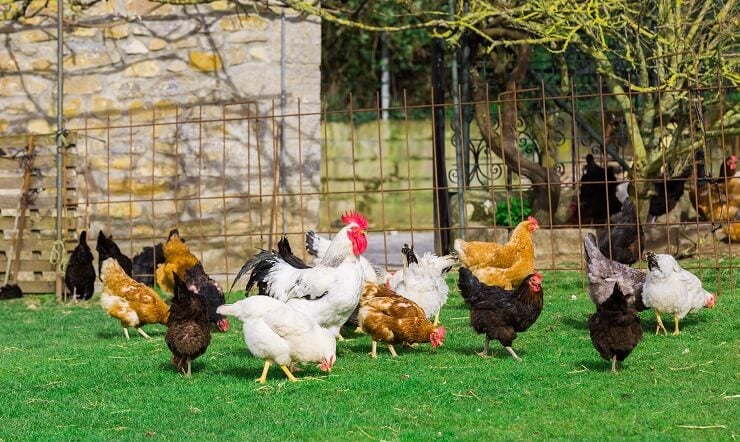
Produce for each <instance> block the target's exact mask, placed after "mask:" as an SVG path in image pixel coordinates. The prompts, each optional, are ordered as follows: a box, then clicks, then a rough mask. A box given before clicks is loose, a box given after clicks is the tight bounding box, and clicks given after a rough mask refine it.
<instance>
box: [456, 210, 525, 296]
mask: <svg viewBox="0 0 740 442" xmlns="http://www.w3.org/2000/svg"><path fill="white" fill-rule="evenodd" d="M538 228H539V223H538V222H537V220H536V219H534V218H533V217H531V216H530V217H529V218H527V220H526V221H522V222H520V223H519V224H518V225H517V226H516V228H515V229H514V231H513V232H512V233H511V238H509V242H508V243H506V244H503V245H502V244H496V243H492V242H466V241H463V240H461V239H456V240H455V245H454V247H455V251H456V252H457V253H458V256H459V259H460V263H461V264H462V265H463V266H465V267H467V268H468V269H469V270H471V271H472V272H473V275H475V277H476V278H477V279H479V280H480V281H481V282H482V283H484V284H486V285H490V286H495V287H502V288H504V289H506V290H510V289H512V288H513V287H518V286H519V284H521V282H522V281H523V280H524V278H526V277H527V275H529V274H531V273H533V272H534V244H533V242H532V233H534V231H536V230H537V229H538Z"/></svg>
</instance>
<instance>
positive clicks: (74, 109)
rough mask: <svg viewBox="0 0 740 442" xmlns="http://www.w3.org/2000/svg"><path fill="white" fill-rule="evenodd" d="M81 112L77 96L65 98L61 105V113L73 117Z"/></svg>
mask: <svg viewBox="0 0 740 442" xmlns="http://www.w3.org/2000/svg"><path fill="white" fill-rule="evenodd" d="M81 113H82V100H81V99H80V98H78V97H73V98H66V99H65V100H64V106H63V107H62V115H64V116H65V117H73V116H77V115H80V114H81Z"/></svg>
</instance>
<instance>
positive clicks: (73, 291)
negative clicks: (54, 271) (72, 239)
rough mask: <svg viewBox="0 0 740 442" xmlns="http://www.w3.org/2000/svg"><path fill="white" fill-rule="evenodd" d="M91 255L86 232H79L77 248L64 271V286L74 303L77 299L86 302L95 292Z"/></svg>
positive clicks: (70, 256)
mask: <svg viewBox="0 0 740 442" xmlns="http://www.w3.org/2000/svg"><path fill="white" fill-rule="evenodd" d="M93 260H94V258H93V254H92V251H90V247H89V246H88V245H87V232H86V231H84V230H83V231H82V232H80V240H79V242H78V243H77V247H75V249H74V250H73V251H72V254H70V255H69V261H68V262H67V268H66V269H65V270H64V284H65V285H66V286H67V290H68V292H69V293H70V295H69V296H70V297H71V299H73V300H74V301H75V302H76V301H77V300H78V299H83V300H88V299H90V298H92V295H93V292H95V267H94V266H93Z"/></svg>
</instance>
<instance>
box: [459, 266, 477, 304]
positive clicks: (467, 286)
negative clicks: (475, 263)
mask: <svg viewBox="0 0 740 442" xmlns="http://www.w3.org/2000/svg"><path fill="white" fill-rule="evenodd" d="M457 286H458V287H459V288H460V295H462V297H463V299H464V300H465V302H467V303H468V304H472V303H474V302H475V301H476V298H477V297H478V296H477V295H478V294H479V293H480V292H481V283H480V281H478V278H476V277H475V276H474V275H473V272H471V271H470V270H469V269H467V268H466V267H460V272H459V279H458V281H457Z"/></svg>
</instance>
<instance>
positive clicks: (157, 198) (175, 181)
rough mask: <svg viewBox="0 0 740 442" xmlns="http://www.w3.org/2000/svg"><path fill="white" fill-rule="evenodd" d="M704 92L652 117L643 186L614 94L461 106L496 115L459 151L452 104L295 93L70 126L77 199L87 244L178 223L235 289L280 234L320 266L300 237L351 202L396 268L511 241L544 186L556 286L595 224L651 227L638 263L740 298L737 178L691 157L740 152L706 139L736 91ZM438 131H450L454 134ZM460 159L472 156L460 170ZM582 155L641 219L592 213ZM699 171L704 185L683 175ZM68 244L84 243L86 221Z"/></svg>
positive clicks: (135, 248) (155, 237) (128, 249)
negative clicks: (281, 101)
mask: <svg viewBox="0 0 740 442" xmlns="http://www.w3.org/2000/svg"><path fill="white" fill-rule="evenodd" d="M693 93H710V94H715V95H719V96H722V97H724V98H723V99H722V100H720V101H719V103H718V104H717V105H715V106H713V107H711V108H701V107H699V108H698V110H697V108H696V107H694V106H692V105H691V103H689V105H687V106H686V111H685V112H684V113H683V114H682V115H681V116H680V121H679V120H678V119H677V118H676V117H675V116H674V117H668V116H666V118H665V120H664V119H662V118H656V121H657V122H658V124H657V125H656V134H657V137H656V139H659V140H660V144H659V146H660V147H659V148H657V149H655V150H653V154H652V157H651V160H654V161H659V162H661V164H660V165H659V166H660V167H658V168H657V170H658V172H657V173H656V174H654V176H653V177H652V178H636V177H635V176H634V175H631V174H630V173H629V170H628V169H627V168H625V167H624V166H625V165H629V166H631V165H632V164H633V162H634V160H635V154H634V148H633V144H632V140H634V139H635V134H634V133H632V132H631V131H634V130H635V128H634V127H630V125H628V124H626V122H625V121H623V120H621V119H620V118H619V117H618V115H620V112H618V111H617V110H615V106H614V105H615V103H614V98H615V97H614V96H611V95H609V94H605V93H602V94H597V95H575V94H571V95H570V96H562V97H549V96H546V94H544V90H543V91H537V90H528V91H521V93H517V94H514V95H513V96H511V95H509V96H507V95H498V96H493V97H490V98H486V100H485V101H477V102H471V103H464V104H463V105H468V106H471V108H473V109H475V110H476V111H477V112H478V113H479V114H480V113H482V109H488V112H489V114H488V115H489V116H490V119H489V120H487V121H482V122H481V121H479V120H475V121H473V122H472V124H471V131H470V133H471V135H470V137H469V139H467V140H464V141H465V142H464V143H462V142H458V141H457V140H456V139H455V138H456V136H455V134H454V133H452V131H451V130H450V124H449V122H450V120H452V119H455V118H459V115H460V113H457V114H456V113H455V110H456V109H455V106H453V105H452V104H445V105H442V106H436V107H435V106H432V105H406V104H404V105H403V106H400V107H397V108H393V109H388V111H390V112H389V113H390V115H391V116H392V118H391V119H388V120H383V119H382V115H383V112H381V111H382V109H380V108H379V107H376V108H373V109H354V108H353V106H352V101H351V99H350V100H349V101H348V105H347V108H346V109H342V110H333V109H324V108H321V107H320V106H318V105H317V104H316V103H313V104H311V105H309V104H306V103H302V102H301V101H300V100H298V101H296V103H295V106H294V107H295V109H297V111H296V112H294V113H285V114H282V113H281V112H280V108H279V105H278V104H276V103H275V102H269V103H263V102H244V103H233V104H229V105H203V106H198V107H191V108H186V109H185V108H162V109H154V110H132V111H130V112H128V113H126V114H110V115H102V116H100V115H98V116H89V117H87V118H85V119H84V120H81V121H82V122H81V123H80V124H78V125H77V126H74V127H69V130H70V131H72V132H74V133H75V134H76V135H77V136H76V140H77V141H76V144H75V145H74V146H72V147H71V148H70V149H71V150H69V151H68V152H69V153H74V154H75V156H76V158H77V161H78V167H77V168H76V169H75V170H76V174H77V176H76V189H77V193H76V195H77V199H76V201H70V200H67V202H66V204H65V207H67V209H68V210H69V212H68V214H69V216H74V217H76V218H77V219H78V222H77V230H82V229H85V230H88V231H89V235H88V236H89V241H90V245H91V247H93V248H94V241H95V238H96V236H97V235H98V232H99V231H104V232H105V233H106V234H112V235H113V237H114V239H115V240H116V242H118V244H119V246H120V247H121V249H122V251H123V252H124V253H125V254H127V255H128V256H134V255H136V254H137V253H139V252H141V250H142V248H143V247H145V246H153V245H155V244H157V243H159V242H162V241H164V240H165V239H166V237H167V234H168V232H169V231H170V229H173V228H178V229H180V232H181V234H182V235H183V237H185V238H186V240H187V244H188V246H189V247H190V248H191V250H192V251H193V252H194V253H195V254H196V256H198V257H199V258H200V259H201V260H202V261H203V262H204V266H205V268H206V270H207V271H208V272H209V273H210V274H211V275H212V276H213V277H214V278H216V279H217V280H219V281H220V282H221V283H223V284H225V285H227V286H230V284H231V281H232V279H233V277H234V275H235V274H236V273H237V272H238V270H239V268H240V267H241V265H242V264H243V262H244V261H245V260H246V259H247V258H249V257H251V256H253V255H254V254H255V253H256V252H257V251H258V250H259V249H268V248H273V247H274V246H275V244H276V242H277V240H278V239H279V237H280V236H282V235H286V236H287V237H288V238H289V239H290V241H291V244H292V246H293V251H294V252H295V254H296V255H298V256H299V257H301V258H304V259H306V260H307V261H308V262H310V258H311V257H310V256H308V254H307V253H306V251H305V238H304V234H305V232H306V231H308V230H315V231H317V232H318V233H320V234H322V235H325V236H326V237H331V236H332V235H333V233H334V232H336V231H338V230H339V228H340V224H339V223H338V219H339V216H340V214H341V213H342V212H343V211H344V210H346V209H349V208H354V209H356V210H358V211H360V212H361V213H363V214H364V215H365V216H366V217H367V218H368V219H369V221H370V233H369V242H370V245H369V250H368V255H367V256H368V257H369V258H370V260H371V261H372V262H374V263H375V264H376V265H377V266H379V267H383V268H386V269H389V270H393V269H396V268H398V267H400V265H401V254H400V250H401V246H402V245H403V244H404V243H413V244H414V245H415V247H416V250H417V251H420V252H424V251H435V252H436V253H442V252H444V251H447V250H449V249H450V245H451V244H450V242H451V240H452V239H454V238H459V237H465V238H467V239H479V240H489V241H497V242H504V241H506V240H507V239H508V235H509V233H510V231H511V227H512V226H513V225H516V223H517V222H518V221H519V220H520V219H521V218H522V216H523V215H526V214H528V213H529V212H527V208H526V207H524V206H527V202H529V201H533V200H536V199H537V198H540V201H542V198H543V192H544V195H545V198H544V200H545V201H546V210H545V211H542V210H541V209H542V207H541V206H540V208H539V209H540V212H538V213H534V214H535V215H537V217H538V219H539V221H540V224H541V229H540V230H539V231H538V232H536V234H535V244H536V245H535V248H536V249H535V255H536V261H537V267H538V268H539V269H540V270H545V271H551V274H552V275H553V276H554V282H555V284H557V280H558V278H557V275H558V274H560V273H562V272H568V273H578V274H580V275H581V276H583V273H584V263H583V238H584V235H586V234H587V233H588V232H593V233H596V234H597V235H599V234H603V233H604V232H606V233H607V234H608V233H610V232H613V231H614V230H615V229H616V228H617V227H632V228H635V229H640V230H641V231H642V232H643V235H644V236H641V235H638V237H637V239H636V240H635V242H636V244H635V247H634V249H635V251H634V253H635V254H636V256H637V259H636V261H637V262H636V263H635V265H636V266H638V267H641V268H644V266H645V265H644V259H642V254H643V252H644V251H646V250H653V251H656V252H660V253H670V254H673V255H677V256H680V257H686V258H689V260H688V261H685V262H684V265H685V266H686V267H687V268H690V269H692V270H693V271H694V272H695V273H697V274H698V275H699V276H700V277H702V278H708V279H711V285H712V286H716V289H717V291H718V292H725V291H734V290H735V284H736V282H735V278H736V275H737V272H738V267H740V266H739V265H738V259H737V258H736V256H737V250H738V247H737V237H733V235H732V232H733V230H732V229H736V230H734V231H735V232H736V231H737V230H740V224H738V223H740V220H739V219H740V217H734V215H731V214H732V213H735V211H736V208H735V206H734V205H735V204H737V198H738V195H733V194H732V189H734V188H735V186H737V181H738V180H740V178H735V177H725V178H723V179H714V180H709V179H697V167H696V165H697V163H696V162H695V161H691V158H693V155H694V153H693V152H694V151H695V150H696V149H697V148H701V149H702V150H703V151H704V152H705V161H704V162H703V164H704V165H705V166H706V172H707V175H711V176H713V177H715V178H716V177H718V175H719V171H720V170H721V168H722V167H723V166H722V164H723V160H724V159H725V158H728V157H730V156H731V155H733V154H735V155H736V154H738V153H740V143H739V142H738V137H737V135H735V132H736V129H737V128H736V127H735V128H730V127H724V126H722V125H721V124H720V128H719V130H717V131H713V132H712V133H711V134H710V132H709V131H708V128H709V127H710V125H711V124H712V123H713V122H717V121H720V120H721V119H722V118H723V115H724V114H725V113H726V112H728V109H734V108H736V107H737V102H733V101H732V100H733V99H734V100H736V99H737V90H735V89H727V88H714V89H713V90H702V91H693ZM629 98H630V100H631V102H634V103H639V102H640V101H641V99H642V98H645V99H652V97H640V94H637V93H632V94H631V95H630V97H629ZM725 99H727V100H729V101H723V100H725ZM433 102H434V100H433V97H432V96H431V95H430V100H429V103H433ZM563 102H566V103H568V104H569V106H568V108H569V109H570V111H568V110H567V109H565V108H564V106H562V103H563ZM558 103H560V104H558ZM463 105H458V106H463ZM507 106H509V109H513V111H514V112H515V115H514V117H513V118H512V117H511V115H508V116H507V113H506V112H505V111H504V109H506V108H507ZM435 111H436V112H435ZM440 115H442V116H444V118H443V119H441V118H440V117H439V116H440ZM455 115H458V117H455ZM683 120H685V121H683ZM486 123H487V124H486ZM439 125H442V126H443V127H445V128H446V131H445V132H444V133H445V135H444V136H443V137H440V134H441V133H442V132H441V131H440V130H435V128H437V129H438V128H439ZM586 126H590V127H586ZM730 129H732V130H730ZM440 138H443V139H440ZM458 138H459V136H458ZM676 138H680V140H676V142H675V143H674V144H671V143H672V141H671V140H674V139H676ZM435 146H438V147H439V146H441V149H440V148H437V149H435ZM502 146H504V147H505V146H513V148H514V150H513V152H515V155H514V156H513V157H512V156H511V155H509V157H508V158H507V157H506V155H507V152H508V153H510V152H512V151H506V152H505V153H504V155H503V157H504V158H501V155H498V154H497V152H498V149H499V148H501V147H502ZM669 146H672V147H669ZM676 146H678V147H676ZM456 149H461V151H462V153H463V155H460V156H459V158H462V159H463V161H464V164H463V165H462V166H461V167H458V162H457V161H456ZM672 149H675V150H672ZM609 151H611V152H613V153H614V154H615V155H610V153H609ZM675 152H680V153H679V154H675ZM587 156H591V157H593V161H594V162H595V164H597V165H598V166H600V167H602V168H603V169H602V170H604V171H610V172H612V173H613V177H612V174H611V173H610V174H609V175H607V174H606V172H604V174H605V175H604V178H601V179H598V180H595V181H590V182H588V183H587V185H588V186H592V188H593V186H596V187H603V191H604V193H606V194H610V193H611V192H612V191H616V190H614V189H615V188H616V187H618V185H620V184H621V185H622V186H621V189H624V188H625V187H626V188H627V189H628V190H627V192H628V193H627V194H628V195H629V194H630V193H629V192H631V195H632V197H633V198H634V195H635V193H634V192H635V191H634V189H638V193H641V197H640V199H639V202H638V204H637V205H636V206H637V213H638V219H637V221H636V222H629V221H627V222H624V221H622V222H613V218H610V217H608V216H606V217H602V218H601V219H597V218H596V217H591V218H589V219H585V218H584V216H583V212H584V210H585V211H588V210H590V209H593V207H591V206H589V204H591V203H593V202H591V203H589V202H584V201H582V198H583V195H582V194H583V190H584V189H585V187H584V186H583V185H584V183H583V182H582V179H583V175H584V166H585V165H586V158H587ZM614 156H617V157H618V158H620V159H621V160H615V159H614ZM687 166H688V167H690V168H691V174H690V175H691V176H689V177H678V176H679V172H680V170H682V169H683V170H686V169H685V168H686V167H687ZM460 171H462V175H461V174H460ZM542 171H545V173H544V175H542ZM538 174H539V175H538ZM542 176H544V179H543V178H542ZM607 176H608V178H607ZM538 177H539V178H538ZM658 188H662V190H663V193H662V194H663V197H662V198H663V199H664V201H663V203H664V204H665V205H670V202H669V199H670V198H671V197H670V195H669V194H670V193H671V191H670V190H669V188H681V189H682V190H683V192H682V196H680V198H677V201H676V204H675V207H673V208H672V210H669V211H668V213H666V214H662V215H659V216H657V217H656V219H654V220H653V219H651V220H650V222H648V221H647V219H648V216H647V212H646V211H647V210H649V198H650V196H652V197H653V199H656V197H655V194H656V193H658V194H660V192H659V190H660V189H658ZM707 189H709V190H707ZM622 192H623V193H624V190H622ZM733 197H734V198H733ZM620 198H621V197H620ZM605 204H606V205H607V212H609V211H610V210H609V207H608V206H609V203H608V202H605ZM620 204H621V203H620ZM707 205H708V206H715V207H714V208H716V206H719V207H720V209H721V215H720V216H719V217H715V218H714V219H711V218H712V215H711V214H709V215H707V214H706V213H699V212H702V211H701V208H702V207H704V206H707ZM589 208H590V209H589ZM530 210H531V207H530ZM722 210H723V211H722ZM617 213H619V212H618V211H615V212H614V213H613V214H612V216H613V215H615V214H617ZM67 234H68V235H70V236H75V235H76V233H75V232H74V229H70V230H67ZM705 275H711V277H710V276H705ZM582 281H585V279H584V278H583V277H582Z"/></svg>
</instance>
